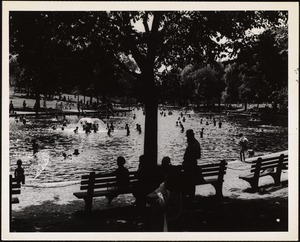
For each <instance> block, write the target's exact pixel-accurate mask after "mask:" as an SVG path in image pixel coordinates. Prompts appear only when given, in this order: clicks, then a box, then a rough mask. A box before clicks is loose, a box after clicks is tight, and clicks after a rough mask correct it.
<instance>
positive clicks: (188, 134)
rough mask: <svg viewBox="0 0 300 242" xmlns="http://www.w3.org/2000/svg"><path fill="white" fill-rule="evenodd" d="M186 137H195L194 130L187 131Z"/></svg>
mask: <svg viewBox="0 0 300 242" xmlns="http://www.w3.org/2000/svg"><path fill="white" fill-rule="evenodd" d="M186 136H194V131H193V130H192V129H188V130H187V131H186Z"/></svg>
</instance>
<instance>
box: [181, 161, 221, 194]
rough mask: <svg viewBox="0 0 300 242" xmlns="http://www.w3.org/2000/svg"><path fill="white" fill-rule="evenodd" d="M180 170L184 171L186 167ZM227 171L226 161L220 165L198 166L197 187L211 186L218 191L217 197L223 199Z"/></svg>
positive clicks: (219, 163)
mask: <svg viewBox="0 0 300 242" xmlns="http://www.w3.org/2000/svg"><path fill="white" fill-rule="evenodd" d="M180 169H181V170H183V169H184V166H180ZM226 170H227V162H226V161H225V160H222V161H220V162H218V163H210V164H203V165H198V166H197V179H196V181H195V182H196V184H195V185H196V186H197V185H206V184H211V185H213V187H214V188H215V190H216V196H217V197H223V192H222V189H223V182H224V175H225V174H226Z"/></svg>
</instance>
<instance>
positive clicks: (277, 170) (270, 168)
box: [240, 154, 288, 190]
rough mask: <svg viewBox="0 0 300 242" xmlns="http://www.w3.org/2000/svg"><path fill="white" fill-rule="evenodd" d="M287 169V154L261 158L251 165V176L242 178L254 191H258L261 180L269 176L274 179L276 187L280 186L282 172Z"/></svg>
mask: <svg viewBox="0 0 300 242" xmlns="http://www.w3.org/2000/svg"><path fill="white" fill-rule="evenodd" d="M286 169H288V155H287V154H281V155H280V156H276V157H269V158H261V157H259V158H258V159H257V160H256V161H254V162H253V164H252V165H251V169H250V175H248V176H245V177H240V178H241V179H243V180H245V181H248V182H249V183H250V185H251V187H252V189H253V190H257V189H258V182H259V178H260V177H262V176H268V175H270V176H271V177H272V178H273V179H274V182H275V185H276V186H279V185H280V178H281V174H282V170H286Z"/></svg>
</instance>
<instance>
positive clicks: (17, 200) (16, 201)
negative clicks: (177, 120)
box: [11, 197, 20, 203]
mask: <svg viewBox="0 0 300 242" xmlns="http://www.w3.org/2000/svg"><path fill="white" fill-rule="evenodd" d="M19 202H20V201H19V198H17V197H12V198H11V203H19Z"/></svg>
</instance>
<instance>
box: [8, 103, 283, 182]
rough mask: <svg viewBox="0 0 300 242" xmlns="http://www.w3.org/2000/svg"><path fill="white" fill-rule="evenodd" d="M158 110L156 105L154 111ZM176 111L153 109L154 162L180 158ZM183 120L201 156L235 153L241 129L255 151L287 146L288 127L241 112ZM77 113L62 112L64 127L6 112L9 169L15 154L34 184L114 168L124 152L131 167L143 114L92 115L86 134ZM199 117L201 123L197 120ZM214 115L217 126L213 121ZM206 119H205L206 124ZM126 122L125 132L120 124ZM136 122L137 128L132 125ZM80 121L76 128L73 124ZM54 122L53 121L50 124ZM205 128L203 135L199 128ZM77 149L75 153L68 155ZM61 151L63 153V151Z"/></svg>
mask: <svg viewBox="0 0 300 242" xmlns="http://www.w3.org/2000/svg"><path fill="white" fill-rule="evenodd" d="M159 112H160V111H159ZM180 112H181V111H178V110H177V111H176V110H175V111H174V110H173V111H172V115H171V114H170V115H169V114H168V111H166V115H165V116H164V115H161V114H160V113H158V162H159V163H160V161H161V160H162V158H163V157H164V156H170V158H171V161H172V163H173V164H175V165H177V164H181V162H182V159H183V154H184V150H185V147H186V137H185V132H182V130H181V128H180V127H179V126H176V121H178V118H179V117H180ZM184 117H185V122H183V120H182V118H181V119H180V120H181V122H182V124H183V126H184V128H185V130H187V129H193V130H194V132H195V134H196V135H195V137H196V138H197V139H198V141H199V142H200V145H201V149H202V158H201V159H200V160H199V161H198V162H199V163H200V162H217V161H219V160H221V159H225V160H227V161H228V162H231V161H234V160H237V159H238V158H239V145H238V134H239V133H244V134H245V136H246V137H247V138H248V140H249V146H250V148H252V149H254V150H255V154H256V155H257V154H259V155H263V154H268V153H272V152H278V151H283V150H287V149H288V128H287V127H282V126H272V125H266V124H265V125H262V124H257V123H252V122H248V120H247V119H245V118H234V117H230V116H226V115H220V114H215V119H216V121H217V124H216V126H214V124H213V119H211V118H210V117H209V116H208V115H207V114H205V113H194V112H193V111H192V112H191V113H187V114H184ZM81 118H82V117H77V116H66V119H67V120H68V125H67V127H64V130H62V129H61V127H62V121H61V120H57V119H56V118H52V119H28V122H27V123H26V124H25V125H24V124H23V123H21V122H17V121H16V120H15V119H14V118H10V120H9V122H10V130H9V135H10V137H9V153H10V173H11V174H12V173H13V171H14V169H15V168H16V163H17V160H18V159H21V160H22V161H23V167H24V170H25V174H26V179H27V180H26V184H28V183H29V184H32V185H36V186H42V185H44V186H46V185H49V186H51V185H53V186H56V185H59V184H67V183H69V182H74V181H78V180H79V179H80V177H81V175H82V174H86V173H89V172H91V171H96V172H109V171H112V170H114V169H115V168H116V159H117V157H118V156H124V157H125V159H126V167H127V168H129V170H136V169H137V166H138V157H139V156H140V155H142V154H143V143H144V135H143V134H144V132H143V131H144V130H143V128H144V119H145V116H144V114H143V111H142V110H137V109H135V110H133V111H132V112H130V113H128V114H127V115H126V116H125V115H124V116H123V115H122V116H115V117H112V118H110V119H109V120H103V121H104V122H103V121H102V120H99V119H95V120H96V121H97V122H98V124H99V130H98V132H96V133H94V132H91V133H90V134H86V133H85V131H84V130H83V129H82V127H81V124H80V121H82V119H81ZM201 119H202V124H201V123H200V120H201ZM219 120H221V121H222V127H221V128H219V127H218V122H219ZM105 122H109V123H110V122H113V124H114V131H113V132H112V133H111V136H108V134H107V130H106V125H105ZM206 122H208V125H206ZM126 123H128V125H129V127H130V135H129V136H127V132H126V129H125V125H126ZM136 124H141V127H142V133H141V134H140V133H139V132H138V131H137V130H136ZM77 126H78V127H79V132H78V133H77V134H75V133H74V129H75V128H76V127H77ZM53 127H56V129H55V130H54V129H53ZM202 128H204V134H203V138H200V130H201V129H202ZM32 139H36V140H37V142H38V144H39V146H40V147H41V149H40V150H39V152H38V153H37V154H36V155H35V156H34V155H33V151H32V143H31V142H32ZM75 149H78V151H79V153H80V154H79V155H73V152H74V150H75ZM63 153H65V154H66V155H67V158H64V157H63Z"/></svg>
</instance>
